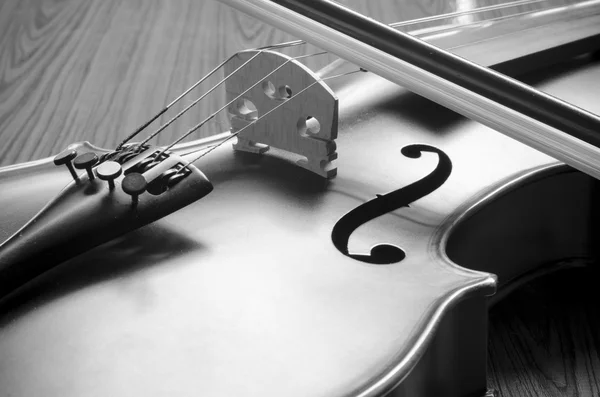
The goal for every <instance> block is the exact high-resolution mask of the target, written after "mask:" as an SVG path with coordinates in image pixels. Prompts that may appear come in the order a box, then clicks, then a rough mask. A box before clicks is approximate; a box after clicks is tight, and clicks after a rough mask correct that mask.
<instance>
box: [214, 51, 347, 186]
mask: <svg viewBox="0 0 600 397" xmlns="http://www.w3.org/2000/svg"><path fill="white" fill-rule="evenodd" d="M256 54H257V51H256V50H251V51H243V52H240V53H238V54H236V56H234V57H233V58H232V59H231V60H229V62H227V63H226V64H225V67H224V68H225V77H227V80H226V83H225V90H226V93H227V102H230V101H234V100H235V99H236V98H237V97H239V96H240V95H241V94H242V93H244V92H245V91H246V90H249V91H248V92H247V93H246V94H245V95H244V96H243V97H241V98H240V99H239V100H237V101H235V102H234V103H233V104H232V105H231V106H230V107H229V109H228V111H229V114H230V117H231V132H232V133H236V132H238V131H240V130H241V129H244V130H243V131H242V132H241V133H239V135H238V136H237V143H235V144H234V145H233V147H234V149H235V150H239V151H244V152H250V153H257V154H261V153H265V152H266V151H268V150H269V148H270V147H271V146H272V147H275V148H277V149H281V150H285V151H287V152H289V153H293V154H295V155H298V156H300V157H301V158H300V159H299V160H298V161H297V162H296V164H298V165H299V166H300V167H303V168H305V169H307V170H309V171H312V172H314V173H316V174H318V175H320V176H322V177H324V178H333V177H334V176H335V175H336V174H337V168H336V166H335V165H334V164H333V161H334V160H335V159H336V158H337V153H336V144H335V139H336V138H337V132H338V99H337V97H336V96H335V94H334V93H333V91H332V90H331V89H330V88H329V87H328V86H327V85H326V84H325V83H324V82H323V81H322V80H321V79H320V78H319V77H318V76H317V75H316V74H315V73H314V72H312V71H311V70H310V69H309V68H307V67H306V66H305V65H303V64H302V63H300V62H298V61H297V60H295V59H292V58H290V57H288V56H287V55H284V54H281V53H278V52H274V51H265V50H263V51H262V52H261V53H260V54H258V55H257V56H256ZM253 56H256V58H255V59H252V60H251V61H250V62H249V63H248V64H247V65H245V66H244V67H243V68H241V69H240V70H238V71H237V72H235V73H233V72H234V71H236V69H238V68H239V67H240V66H242V65H243V64H244V63H245V62H247V61H248V60H249V59H250V58H251V57H253ZM265 76H268V77H266V78H265ZM257 81H262V83H260V84H257V85H256V87H253V88H251V87H252V86H253V85H254V84H256V82H257ZM263 116H264V117H263Z"/></svg>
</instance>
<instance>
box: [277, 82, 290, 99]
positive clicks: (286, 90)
mask: <svg viewBox="0 0 600 397" xmlns="http://www.w3.org/2000/svg"><path fill="white" fill-rule="evenodd" d="M277 91H279V98H281V99H289V98H291V97H292V94H293V92H292V89H291V88H290V86H289V85H280V86H279V88H278V89H277Z"/></svg>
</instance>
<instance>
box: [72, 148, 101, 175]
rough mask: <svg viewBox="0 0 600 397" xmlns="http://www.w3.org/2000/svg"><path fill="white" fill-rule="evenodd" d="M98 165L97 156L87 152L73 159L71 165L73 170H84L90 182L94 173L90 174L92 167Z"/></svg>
mask: <svg viewBox="0 0 600 397" xmlns="http://www.w3.org/2000/svg"><path fill="white" fill-rule="evenodd" d="M97 163H98V156H96V154H95V153H92V152H88V153H84V154H80V155H79V156H77V157H76V158H75V161H73V164H74V165H75V168H77V169H78V170H86V171H87V174H88V177H89V178H90V181H93V180H94V173H93V172H92V167H93V166H95V165H96V164H97Z"/></svg>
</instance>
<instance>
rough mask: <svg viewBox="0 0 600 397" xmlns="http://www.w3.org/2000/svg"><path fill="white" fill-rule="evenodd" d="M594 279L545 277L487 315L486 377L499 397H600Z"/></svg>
mask: <svg viewBox="0 0 600 397" xmlns="http://www.w3.org/2000/svg"><path fill="white" fill-rule="evenodd" d="M599 275H600V274H598V270H597V269H595V268H594V267H587V268H576V269H571V270H563V271H560V272H557V273H555V274H551V275H547V276H545V277H543V278H541V279H538V280H536V281H533V282H531V283H529V284H527V285H525V286H523V287H521V288H520V289H518V290H517V291H515V292H514V293H513V294H511V295H509V296H508V298H506V299H505V300H504V301H502V302H500V303H499V304H498V305H496V306H495V307H494V308H493V309H492V310H491V313H490V341H489V360H488V363H489V364H488V367H489V368H488V371H489V375H488V376H489V383H490V385H491V386H493V387H495V388H496V389H497V390H498V391H499V392H500V395H501V396H535V397H546V396H556V397H558V396H573V397H583V396H586V397H587V396H598V395H600V355H599V352H600V350H599V349H600V333H599V330H600V312H599V311H598V304H597V302H598V297H597V290H596V285H597V282H598V281H597V280H598V276H599Z"/></svg>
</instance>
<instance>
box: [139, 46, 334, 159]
mask: <svg viewBox="0 0 600 397" xmlns="http://www.w3.org/2000/svg"><path fill="white" fill-rule="evenodd" d="M324 54H328V52H327V51H321V52H317V53H313V54H307V55H300V56H297V57H295V58H288V59H286V60H285V62H283V63H282V64H281V65H279V66H277V67H276V68H275V69H273V70H272V71H270V72H269V73H268V74H267V75H265V76H263V77H261V78H260V79H259V80H258V81H257V82H256V83H254V84H252V85H251V86H250V87H249V88H247V89H246V90H244V91H243V92H242V93H241V94H239V95H238V96H236V97H235V98H233V99H232V100H231V101H229V102H227V103H226V104H225V105H223V106H222V107H220V108H219V109H218V110H217V111H215V112H213V113H212V114H211V115H210V116H208V117H207V118H206V119H204V120H202V121H201V122H200V123H198V124H196V125H195V126H194V127H192V128H190V129H189V130H188V131H187V132H186V133H185V134H183V135H182V136H180V137H179V138H177V139H176V140H175V141H173V142H171V143H170V144H169V145H168V146H166V147H165V148H163V149H162V150H161V152H160V153H159V154H158V157H160V156H161V155H162V154H163V153H164V152H166V151H167V150H169V149H171V148H172V147H173V146H175V145H176V144H178V143H179V142H181V141H182V140H184V139H185V138H187V137H188V136H190V135H191V134H192V133H194V132H195V131H197V130H198V129H200V128H201V127H202V126H203V125H204V124H206V123H207V122H208V121H210V120H212V119H213V118H214V117H215V116H216V115H217V114H219V113H220V112H222V111H223V110H225V109H226V108H228V107H229V106H231V105H232V104H234V103H235V102H237V101H238V100H239V99H241V98H242V97H243V96H244V95H246V94H247V93H248V92H249V91H251V90H252V89H253V88H255V87H256V86H258V85H259V84H260V83H262V82H263V81H264V80H265V79H267V78H269V77H270V76H271V75H273V74H274V73H275V72H277V71H278V70H279V69H281V68H283V67H284V66H285V65H287V64H288V63H290V62H292V61H294V60H298V59H303V58H309V57H314V56H318V55H324ZM160 130H161V129H159V131H160ZM152 137H153V135H151V136H150V137H148V138H147V139H145V140H144V141H143V142H142V143H141V145H143V144H145V143H146V142H147V141H148V140H149V139H151V138H152Z"/></svg>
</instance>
